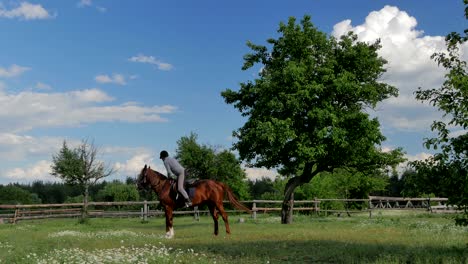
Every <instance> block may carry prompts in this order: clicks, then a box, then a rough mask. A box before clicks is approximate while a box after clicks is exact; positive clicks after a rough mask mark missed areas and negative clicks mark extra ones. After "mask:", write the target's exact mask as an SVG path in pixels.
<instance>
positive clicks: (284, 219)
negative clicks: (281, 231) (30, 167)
mask: <svg viewBox="0 0 468 264" xmlns="http://www.w3.org/2000/svg"><path fill="white" fill-rule="evenodd" d="M313 168H314V164H312V163H307V164H306V165H305V166H304V170H303V172H302V175H301V176H296V177H293V178H291V179H289V181H288V183H286V187H285V188H284V200H283V204H282V206H281V223H282V224H291V223H292V220H293V219H292V216H293V205H294V190H295V189H296V188H297V187H298V186H301V185H302V184H304V183H308V182H310V180H312V178H313V177H314V176H315V175H317V173H319V172H320V170H318V169H316V170H315V171H313V172H312V170H313Z"/></svg>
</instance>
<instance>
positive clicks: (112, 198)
mask: <svg viewBox="0 0 468 264" xmlns="http://www.w3.org/2000/svg"><path fill="white" fill-rule="evenodd" d="M98 197H99V199H100V200H102V201H106V202H124V201H138V200H139V198H140V196H139V193H138V190H137V189H136V188H135V186H134V185H128V184H124V183H122V182H119V181H113V182H111V183H108V184H106V186H105V187H104V189H102V190H100V191H99V193H98Z"/></svg>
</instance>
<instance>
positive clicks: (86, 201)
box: [81, 184, 89, 222]
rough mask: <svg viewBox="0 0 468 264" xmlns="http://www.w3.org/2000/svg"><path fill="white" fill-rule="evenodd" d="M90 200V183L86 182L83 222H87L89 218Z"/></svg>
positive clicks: (82, 213)
mask: <svg viewBox="0 0 468 264" xmlns="http://www.w3.org/2000/svg"><path fill="white" fill-rule="evenodd" d="M88 200H89V185H88V184H85V186H84V196H83V210H82V211H81V222H86V220H87V219H88Z"/></svg>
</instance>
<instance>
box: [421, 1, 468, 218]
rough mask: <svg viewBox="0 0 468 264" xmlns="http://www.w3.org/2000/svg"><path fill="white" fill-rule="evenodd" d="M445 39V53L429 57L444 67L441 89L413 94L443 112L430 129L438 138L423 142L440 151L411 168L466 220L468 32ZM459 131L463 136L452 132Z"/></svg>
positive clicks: (467, 213)
mask: <svg viewBox="0 0 468 264" xmlns="http://www.w3.org/2000/svg"><path fill="white" fill-rule="evenodd" d="M464 4H465V16H466V18H467V19H468V13H467V10H468V1H467V0H464ZM445 40H446V46H447V52H438V53H434V54H433V55H432V57H431V58H432V59H434V60H435V61H436V62H437V63H438V64H439V66H442V67H444V68H445V70H446V72H447V73H446V74H445V81H444V83H443V84H442V86H441V87H440V88H434V89H428V90H423V89H421V88H419V89H418V91H417V92H416V99H418V100H420V101H427V102H429V103H430V104H431V105H433V106H434V107H436V108H437V109H438V110H440V111H442V112H443V113H444V117H445V118H446V119H444V120H443V121H439V120H435V121H434V122H433V123H432V126H431V129H432V130H433V131H436V132H437V137H435V138H428V139H426V140H425V146H426V147H427V148H433V149H434V150H440V152H439V153H437V154H435V155H434V156H433V157H431V158H429V159H427V160H425V161H416V162H414V163H413V166H414V168H415V169H416V170H417V171H418V176H419V177H421V178H432V179H434V182H435V183H437V184H440V189H441V191H442V192H443V193H445V194H447V197H448V198H449V202H450V203H452V204H455V205H458V206H460V207H461V208H465V215H466V219H468V210H467V207H468V134H467V133H466V130H467V129H468V67H467V62H466V61H465V60H464V59H463V58H462V57H461V54H460V50H459V49H460V46H461V45H464V44H466V43H467V40H468V29H467V30H465V35H464V36H462V35H461V34H459V33H456V32H452V33H450V34H449V35H447V37H446V38H445ZM445 120H448V121H445ZM460 129H461V130H464V131H463V132H464V133H462V134H460V135H454V134H453V133H452V132H454V131H456V130H460ZM462 222H463V221H462Z"/></svg>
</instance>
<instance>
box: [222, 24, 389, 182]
mask: <svg viewBox="0 0 468 264" xmlns="http://www.w3.org/2000/svg"><path fill="white" fill-rule="evenodd" d="M295 21H296V20H295V19H294V18H290V19H289V22H288V24H283V23H281V24H280V28H279V30H278V32H279V33H280V34H282V36H281V37H279V38H278V39H269V40H268V43H269V44H271V45H272V46H273V47H272V49H271V51H268V49H267V47H266V46H258V45H254V44H252V43H248V46H249V47H250V48H251V49H252V50H253V52H254V53H252V54H247V55H246V56H245V57H244V59H245V63H244V67H243V69H248V68H250V67H252V66H253V65H254V64H257V63H260V64H261V65H262V66H263V69H262V71H261V73H260V74H259V78H257V79H255V80H254V81H253V82H252V81H248V82H246V83H242V84H241V88H240V90H239V91H237V92H236V91H233V90H230V89H228V90H226V91H224V92H223V93H222V96H223V97H224V99H225V101H226V103H228V104H233V105H234V106H235V107H236V108H237V109H238V110H239V111H240V112H241V113H242V115H243V116H246V117H248V120H247V122H246V124H245V125H244V126H243V127H242V128H240V129H239V130H237V131H235V132H234V136H235V137H237V138H238V139H239V141H238V142H237V143H235V144H234V147H235V148H236V149H237V150H239V155H240V157H241V159H246V160H247V161H252V162H253V163H254V164H255V165H256V166H266V167H275V166H283V172H284V174H296V173H297V172H298V169H300V168H302V167H303V166H304V163H305V162H312V163H314V164H316V165H318V166H319V167H320V169H322V170H323V169H328V168H330V167H333V168H337V167H342V166H346V165H372V164H373V163H374V162H375V161H376V159H377V158H381V156H382V153H380V152H379V151H378V150H377V149H375V147H374V146H375V144H380V142H382V141H383V140H384V139H385V138H384V137H383V135H382V134H381V133H380V131H379V123H378V121H377V120H376V119H370V118H369V115H368V114H367V113H365V112H364V111H362V110H363V109H364V108H367V107H374V106H375V105H376V104H377V103H378V102H380V101H381V100H383V99H386V98H388V97H391V96H396V95H397V89H396V88H395V87H392V86H390V85H387V84H385V83H381V82H379V81H378V78H379V77H380V76H381V74H382V73H383V72H385V70H384V68H383V66H384V64H385V63H386V62H385V60H384V59H382V58H380V57H379V56H378V54H377V50H378V49H379V48H380V44H379V42H376V43H373V44H366V43H363V42H357V41H356V36H355V35H352V34H350V35H347V36H343V37H342V38H341V39H340V40H336V39H334V38H327V36H326V35H325V34H324V33H322V32H320V31H318V30H317V29H316V28H315V27H314V26H313V25H312V23H311V22H310V17H308V16H305V17H304V19H303V20H302V21H301V23H300V25H296V24H295ZM378 160H380V159H378Z"/></svg>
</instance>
